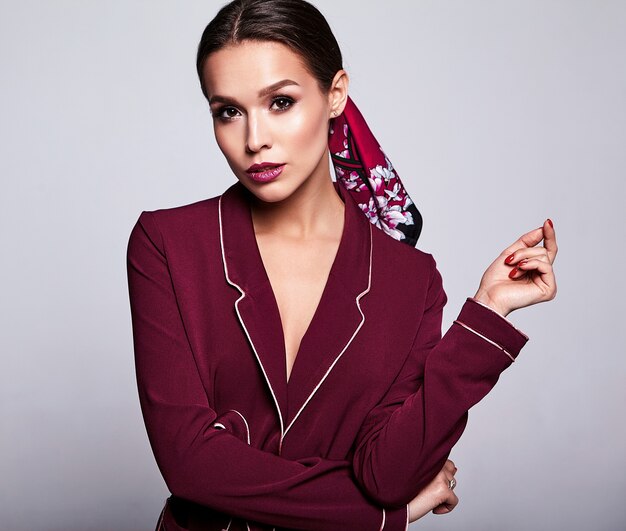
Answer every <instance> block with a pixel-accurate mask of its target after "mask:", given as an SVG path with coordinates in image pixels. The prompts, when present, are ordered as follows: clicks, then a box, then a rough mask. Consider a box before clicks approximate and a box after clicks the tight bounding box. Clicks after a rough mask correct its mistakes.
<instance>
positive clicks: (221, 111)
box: [212, 107, 239, 122]
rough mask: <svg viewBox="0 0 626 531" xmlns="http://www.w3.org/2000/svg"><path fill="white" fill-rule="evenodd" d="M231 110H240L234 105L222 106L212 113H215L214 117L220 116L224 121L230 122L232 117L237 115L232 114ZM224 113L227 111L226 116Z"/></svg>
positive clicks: (235, 111)
mask: <svg viewBox="0 0 626 531" xmlns="http://www.w3.org/2000/svg"><path fill="white" fill-rule="evenodd" d="M231 111H232V112H233V113H237V112H239V111H238V110H237V109H235V108H234V107H220V108H219V109H217V110H216V111H215V112H213V113H212V115H213V117H214V118H218V119H219V120H222V121H224V122H229V121H231V120H232V119H234V118H235V116H237V115H236V114H231ZM224 113H226V115H225V116H224Z"/></svg>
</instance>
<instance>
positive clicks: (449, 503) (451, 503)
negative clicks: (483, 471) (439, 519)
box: [433, 491, 459, 514]
mask: <svg viewBox="0 0 626 531" xmlns="http://www.w3.org/2000/svg"><path fill="white" fill-rule="evenodd" d="M458 504H459V498H458V497H457V495H456V494H454V492H452V491H450V495H449V496H448V497H447V498H446V499H445V500H444V501H443V502H442V503H440V504H439V505H437V507H435V508H434V509H433V514H447V513H449V512H450V511H452V510H453V509H454V508H455V507H456V506H457V505H458Z"/></svg>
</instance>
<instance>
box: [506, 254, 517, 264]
mask: <svg viewBox="0 0 626 531" xmlns="http://www.w3.org/2000/svg"><path fill="white" fill-rule="evenodd" d="M514 256H515V253H513V254H510V255H509V256H507V257H506V260H505V261H504V262H505V263H507V264H510V263H511V262H512V261H513V257H514Z"/></svg>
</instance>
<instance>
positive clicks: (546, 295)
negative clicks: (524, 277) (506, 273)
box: [515, 259, 556, 300]
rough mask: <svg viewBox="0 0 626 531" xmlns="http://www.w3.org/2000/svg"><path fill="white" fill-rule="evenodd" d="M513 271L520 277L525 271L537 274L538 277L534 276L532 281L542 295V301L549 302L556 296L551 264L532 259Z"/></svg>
mask: <svg viewBox="0 0 626 531" xmlns="http://www.w3.org/2000/svg"><path fill="white" fill-rule="evenodd" d="M515 269H516V270H517V271H518V273H520V276H521V274H522V273H524V272H527V271H538V272H539V275H538V276H536V277H535V278H534V279H533V281H534V282H535V284H536V285H537V286H538V287H539V289H541V291H542V293H543V298H542V300H550V299H553V298H554V297H555V296H556V280H555V278H554V270H553V269H552V264H549V263H547V262H544V261H543V260H538V259H532V260H528V261H527V262H524V263H521V264H518V266H517V267H516V268H515ZM518 278H519V277H518Z"/></svg>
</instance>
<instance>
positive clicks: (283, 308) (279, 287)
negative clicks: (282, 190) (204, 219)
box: [257, 235, 339, 380]
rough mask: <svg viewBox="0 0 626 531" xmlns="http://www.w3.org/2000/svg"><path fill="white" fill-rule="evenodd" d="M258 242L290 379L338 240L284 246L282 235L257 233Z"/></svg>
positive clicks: (326, 278) (302, 242) (334, 254)
mask: <svg viewBox="0 0 626 531" xmlns="http://www.w3.org/2000/svg"><path fill="white" fill-rule="evenodd" d="M257 243H258V248H259V253H260V255H261V258H262V260H263V264H264V267H265V271H266V273H267V276H268V280H269V281H270V284H271V286H272V291H273V293H274V297H275V299H276V304H277V306H278V310H279V314H280V324H281V329H282V333H283V341H284V344H285V355H286V360H285V361H286V373H287V374H286V378H287V380H289V377H290V375H291V372H292V368H293V365H294V363H295V360H296V358H297V356H298V351H299V349H300V344H301V343H302V338H303V337H304V335H305V334H306V332H307V330H308V328H309V326H310V324H311V321H312V320H313V318H314V316H315V313H316V310H317V308H318V307H319V304H320V300H321V298H322V294H323V292H324V289H325V287H326V285H327V281H328V276H329V272H330V270H331V267H332V264H333V261H334V259H335V256H336V253H337V247H338V245H339V239H338V238H337V239H333V238H328V239H317V240H315V241H302V240H294V241H292V242H289V243H288V244H287V245H286V244H285V240H284V239H282V238H281V239H280V240H279V239H277V238H272V237H269V236H262V235H260V236H258V237H257Z"/></svg>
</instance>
